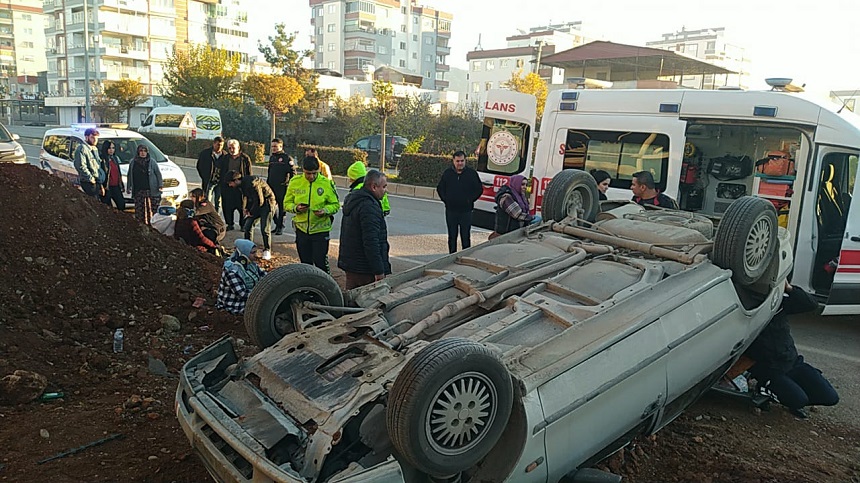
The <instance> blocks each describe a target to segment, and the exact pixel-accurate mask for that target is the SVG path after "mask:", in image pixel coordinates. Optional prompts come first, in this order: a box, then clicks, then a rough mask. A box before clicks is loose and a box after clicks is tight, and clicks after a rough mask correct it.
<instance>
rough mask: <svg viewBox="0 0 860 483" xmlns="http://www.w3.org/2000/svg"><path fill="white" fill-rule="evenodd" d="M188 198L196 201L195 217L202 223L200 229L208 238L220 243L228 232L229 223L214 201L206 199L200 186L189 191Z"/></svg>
mask: <svg viewBox="0 0 860 483" xmlns="http://www.w3.org/2000/svg"><path fill="white" fill-rule="evenodd" d="M188 198H190V199H191V200H192V201H194V219H195V220H197V223H198V224H199V225H200V230H202V231H203V234H204V235H206V238H208V239H210V240H212V241H213V242H215V243H218V244H220V243H221V240H223V239H224V236H225V235H226V234H227V225H225V224H224V220H223V219H221V215H219V214H218V211H217V210H216V209H215V207H214V206H213V205H212V203H211V202H210V201H209V200H208V199H206V193H205V192H204V191H203V190H202V189H200V188H194V189H193V190H191V191H190V192H188Z"/></svg>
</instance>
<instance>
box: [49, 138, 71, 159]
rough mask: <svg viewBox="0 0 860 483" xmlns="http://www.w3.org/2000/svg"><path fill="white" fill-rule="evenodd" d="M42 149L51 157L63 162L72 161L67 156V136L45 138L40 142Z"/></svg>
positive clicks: (68, 155)
mask: <svg viewBox="0 0 860 483" xmlns="http://www.w3.org/2000/svg"><path fill="white" fill-rule="evenodd" d="M42 149H44V150H45V152H46V153H48V154H49V155H51V156H56V157H58V158H60V159H65V160H70V159H72V158H71V156H70V154H69V153H70V151H69V137H68V136H57V135H55V134H51V135H48V136H45V140H44V141H43V142H42Z"/></svg>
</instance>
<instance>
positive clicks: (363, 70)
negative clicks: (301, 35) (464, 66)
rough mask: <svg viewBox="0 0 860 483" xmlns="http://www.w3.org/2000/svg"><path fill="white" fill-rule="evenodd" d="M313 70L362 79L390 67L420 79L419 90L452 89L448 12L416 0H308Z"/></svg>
mask: <svg viewBox="0 0 860 483" xmlns="http://www.w3.org/2000/svg"><path fill="white" fill-rule="evenodd" d="M309 1H310V6H311V25H313V28H314V33H313V36H312V37H311V40H312V42H313V44H314V50H315V57H314V67H315V68H316V69H325V70H328V71H332V72H338V73H340V74H342V75H343V76H344V77H347V78H350V79H363V78H364V77H365V75H366V74H367V71H368V70H371V71H372V70H374V69H375V68H377V67H382V66H390V67H392V68H394V69H397V70H399V71H401V72H406V73H409V74H413V75H418V76H420V77H421V86H420V87H421V88H424V89H434V90H445V89H447V88H448V87H449V82H448V78H447V75H448V72H449V71H450V66H449V65H448V61H447V57H448V55H449V54H450V53H451V48H450V47H449V46H448V42H449V41H450V39H451V21H452V20H453V16H452V15H451V14H450V13H446V12H442V11H439V10H437V9H434V8H431V7H426V6H421V5H418V4H417V3H416V1H415V0H309Z"/></svg>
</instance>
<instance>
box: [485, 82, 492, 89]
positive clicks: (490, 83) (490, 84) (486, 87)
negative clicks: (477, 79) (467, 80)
mask: <svg viewBox="0 0 860 483" xmlns="http://www.w3.org/2000/svg"><path fill="white" fill-rule="evenodd" d="M492 88H493V83H492V82H487V83H485V84H484V90H485V91H488V90H490V89H492Z"/></svg>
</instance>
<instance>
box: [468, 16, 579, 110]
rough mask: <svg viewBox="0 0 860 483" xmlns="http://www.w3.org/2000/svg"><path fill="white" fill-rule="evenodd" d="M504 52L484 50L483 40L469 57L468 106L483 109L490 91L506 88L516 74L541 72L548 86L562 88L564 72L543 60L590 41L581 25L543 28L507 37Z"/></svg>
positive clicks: (572, 24) (555, 25)
mask: <svg viewBox="0 0 860 483" xmlns="http://www.w3.org/2000/svg"><path fill="white" fill-rule="evenodd" d="M505 41H506V42H507V46H506V47H505V48H503V49H490V50H484V49H483V48H482V47H481V45H480V41H479V42H478V46H476V47H475V49H474V50H472V51H471V52H468V53H467V54H466V60H467V61H468V62H469V72H468V88H467V91H466V92H465V94H466V96H465V100H466V102H467V103H476V104H478V105H479V106H483V104H484V100H485V98H486V92H487V91H488V90H490V89H498V88H500V87H503V86H504V84H505V83H506V82H508V81H509V80H510V79H511V76H512V75H513V74H514V73H515V72H522V73H523V74H527V73H529V72H537V73H538V74H539V75H540V76H541V78H543V79H544V80H546V82H547V84H549V85H550V86H552V85H562V84H563V83H564V69H559V68H556V67H549V66H544V65H540V66H539V64H540V59H541V58H543V57H546V56H549V55H552V54H554V53H556V52H561V51H563V50H567V49H572V48H573V47H576V46H578V45H582V44H583V43H585V42H586V41H587V39H586V37H585V36H584V35H583V33H582V23H581V22H568V23H563V24H552V25H542V26H538V27H532V28H530V29H529V30H528V32H526V31H524V30H523V31H520V32H519V33H518V34H517V35H511V36H509V37H506V38H505Z"/></svg>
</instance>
